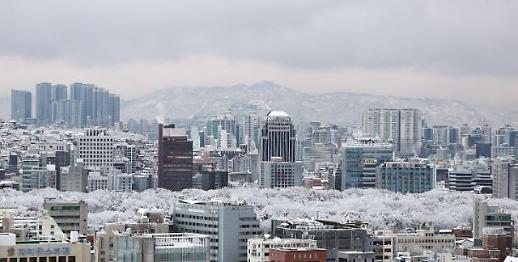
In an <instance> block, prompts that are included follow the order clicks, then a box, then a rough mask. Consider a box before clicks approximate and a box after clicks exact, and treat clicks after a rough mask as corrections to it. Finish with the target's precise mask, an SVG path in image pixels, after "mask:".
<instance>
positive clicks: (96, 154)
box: [77, 128, 113, 169]
mask: <svg viewBox="0 0 518 262" xmlns="http://www.w3.org/2000/svg"><path fill="white" fill-rule="evenodd" d="M77 154H78V155H77V158H78V159H82V161H83V163H84V165H85V167H87V168H90V167H99V168H106V169H110V168H111V167H113V137H112V136H110V135H109V134H108V132H107V131H106V129H102V128H89V129H86V130H85V132H84V134H83V135H81V136H79V137H78V139H77Z"/></svg>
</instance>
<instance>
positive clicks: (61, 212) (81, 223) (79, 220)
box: [43, 199, 88, 234]
mask: <svg viewBox="0 0 518 262" xmlns="http://www.w3.org/2000/svg"><path fill="white" fill-rule="evenodd" d="M43 208H45V209H46V210H47V211H48V214H49V216H51V217H52V218H54V220H56V223H57V224H58V225H59V227H60V228H61V230H62V231H63V232H64V233H65V234H70V232H71V231H78V232H79V233H80V234H86V233H87V229H88V204H87V203H86V202H85V201H84V200H77V201H75V200H74V201H72V200H71V201H67V200H56V199H45V201H44V202H43Z"/></svg>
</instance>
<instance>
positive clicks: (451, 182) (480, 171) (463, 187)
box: [446, 161, 493, 191]
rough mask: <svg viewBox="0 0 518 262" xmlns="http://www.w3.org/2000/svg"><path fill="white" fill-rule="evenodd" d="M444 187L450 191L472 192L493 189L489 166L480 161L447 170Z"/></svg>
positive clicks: (468, 162) (465, 163)
mask: <svg viewBox="0 0 518 262" xmlns="http://www.w3.org/2000/svg"><path fill="white" fill-rule="evenodd" d="M446 187H448V189H449V190H451V191H474V190H475V189H476V188H478V187H485V188H488V189H491V190H492V188H493V178H492V177H491V170H490V166H489V165H488V164H487V163H485V162H482V161H467V162H464V163H463V164H462V165H457V166H454V167H453V168H450V169H449V170H448V179H447V180H446Z"/></svg>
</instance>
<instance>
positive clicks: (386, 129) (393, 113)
mask: <svg viewBox="0 0 518 262" xmlns="http://www.w3.org/2000/svg"><path fill="white" fill-rule="evenodd" d="M421 125H422V116H421V112H420V111H419V110H417V109H412V108H406V109H380V108H371V109H369V110H367V112H365V113H364V114H363V121H362V129H363V133H364V135H366V136H371V137H374V138H379V139H381V140H382V141H390V142H393V143H394V144H395V146H396V151H398V152H399V153H400V154H404V155H408V154H413V153H417V152H420V148H421V137H422V128H421Z"/></svg>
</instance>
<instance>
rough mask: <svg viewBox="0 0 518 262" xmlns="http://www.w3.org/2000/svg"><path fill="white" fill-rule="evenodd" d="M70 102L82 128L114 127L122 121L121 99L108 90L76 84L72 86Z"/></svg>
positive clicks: (90, 85)
mask: <svg viewBox="0 0 518 262" xmlns="http://www.w3.org/2000/svg"><path fill="white" fill-rule="evenodd" d="M70 101H71V104H72V105H73V110H72V111H75V112H74V114H73V115H74V116H77V120H76V121H77V122H79V126H80V127H87V126H102V127H112V126H113V124H114V123H117V122H119V121H120V98H119V96H117V95H114V94H111V93H109V92H108V91H107V90H106V89H103V88H98V87H96V86H95V85H92V84H83V83H74V84H72V85H70ZM74 119H76V118H74ZM74 123H75V122H74Z"/></svg>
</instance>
